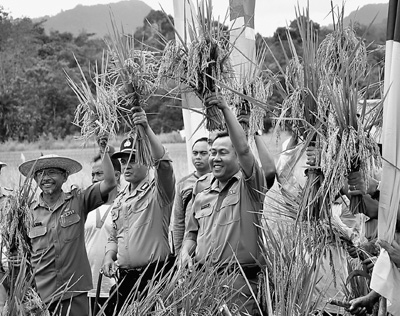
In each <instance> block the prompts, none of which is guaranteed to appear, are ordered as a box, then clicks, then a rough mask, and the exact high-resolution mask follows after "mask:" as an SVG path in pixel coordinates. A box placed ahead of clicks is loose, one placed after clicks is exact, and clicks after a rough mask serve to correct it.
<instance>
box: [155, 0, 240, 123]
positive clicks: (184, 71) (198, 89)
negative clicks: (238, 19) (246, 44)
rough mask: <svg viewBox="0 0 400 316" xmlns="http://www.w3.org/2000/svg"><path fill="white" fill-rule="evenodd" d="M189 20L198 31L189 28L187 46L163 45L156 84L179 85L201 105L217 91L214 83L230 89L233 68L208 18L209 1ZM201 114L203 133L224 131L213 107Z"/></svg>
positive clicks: (219, 34)
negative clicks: (198, 28)
mask: <svg viewBox="0 0 400 316" xmlns="http://www.w3.org/2000/svg"><path fill="white" fill-rule="evenodd" d="M192 19H193V20H197V22H198V24H199V25H200V26H201V29H200V30H198V31H197V30H194V29H193V30H192V29H191V33H190V34H191V43H190V44H189V45H186V44H185V43H183V40H182V39H181V42H182V43H178V42H177V41H170V42H169V43H168V44H167V46H166V47H165V49H164V53H163V58H162V61H161V64H160V69H159V72H158V77H159V82H160V84H165V83H166V82H168V81H169V80H171V79H172V80H174V81H176V82H177V83H179V84H182V86H183V87H182V89H183V90H184V91H192V92H194V93H195V94H196V95H197V96H198V97H199V98H200V99H201V100H202V101H203V103H204V100H205V98H206V97H207V96H208V95H209V93H211V92H215V91H217V90H218V88H217V82H220V83H223V84H227V85H229V86H230V82H231V81H232V80H233V69H232V65H231V63H230V59H229V54H230V51H229V49H228V43H227V41H226V39H225V35H224V32H223V30H222V29H221V26H219V25H217V24H216V22H214V21H213V18H212V3H211V0H209V1H202V4H201V5H199V8H198V15H197V16H193V17H192ZM176 34H177V36H179V35H178V33H177V32H176ZM220 92H221V93H223V94H224V93H225V92H224V91H220ZM204 115H205V117H206V128H207V130H209V131H214V130H223V129H225V123H224V119H223V115H222V113H221V111H220V110H219V109H218V107H217V106H209V107H205V113H204Z"/></svg>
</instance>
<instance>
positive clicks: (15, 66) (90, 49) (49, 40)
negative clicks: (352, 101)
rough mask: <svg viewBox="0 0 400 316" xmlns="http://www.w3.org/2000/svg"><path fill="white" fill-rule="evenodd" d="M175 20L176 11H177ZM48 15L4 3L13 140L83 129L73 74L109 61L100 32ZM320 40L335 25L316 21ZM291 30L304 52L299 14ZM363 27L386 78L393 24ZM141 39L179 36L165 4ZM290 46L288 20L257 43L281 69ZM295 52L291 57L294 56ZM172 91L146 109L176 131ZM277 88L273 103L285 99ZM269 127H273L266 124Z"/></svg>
mask: <svg viewBox="0 0 400 316" xmlns="http://www.w3.org/2000/svg"><path fill="white" fill-rule="evenodd" d="M170 19H171V20H172V17H170ZM43 23H44V22H34V21H32V20H31V19H29V18H23V19H13V18H12V17H11V16H10V15H9V14H8V13H7V12H6V11H5V10H4V9H3V8H2V7H1V6H0V142H4V141H7V140H16V141H28V142H31V141H36V140H38V139H39V138H54V139H64V138H65V137H67V136H70V135H74V134H78V133H79V130H78V128H77V127H76V126H74V125H73V124H72V123H71V122H72V121H73V117H74V111H75V108H76V105H77V103H78V101H77V99H76V96H75V95H74V93H73V91H72V90H71V89H70V87H69V86H68V84H67V82H66V79H65V73H64V72H67V73H68V74H69V75H70V76H71V77H73V78H74V76H77V77H76V78H79V73H78V71H79V70H78V68H77V64H76V62H75V59H74V55H75V56H76V58H77V60H78V62H79V64H80V65H81V67H82V68H83V69H84V71H85V73H87V74H88V75H89V73H90V69H92V67H93V66H94V65H95V63H96V61H100V60H101V56H102V53H103V50H104V49H105V43H104V41H103V39H99V38H95V36H94V34H88V33H85V32H82V33H81V34H79V35H78V36H74V35H73V34H72V33H68V32H64V33H60V32H57V31H53V32H50V34H46V32H45V31H44V27H43ZM316 29H317V31H318V33H319V40H322V39H323V38H324V37H325V36H326V34H328V33H329V32H330V31H331V30H330V29H328V28H326V27H319V25H317V27H316ZM288 30H289V32H290V33H291V36H292V38H293V39H295V40H297V41H295V45H298V47H296V50H297V51H298V52H300V54H301V50H300V46H301V45H300V44H301V43H300V36H299V30H298V28H297V22H296V21H292V22H291V24H290V25H289V29H288ZM356 30H357V33H358V35H359V36H363V35H364V38H365V41H366V42H367V43H369V46H368V49H369V51H370V54H369V64H370V68H371V69H372V71H371V77H370V78H366V84H368V82H377V81H378V80H380V78H383V77H382V76H383V74H382V69H383V66H382V65H383V58H384V45H383V44H384V41H385V29H384V23H382V24H378V25H376V26H372V27H369V28H368V27H367V26H364V25H361V24H359V25H357V27H356ZM134 38H135V40H136V44H137V46H138V47H139V46H143V47H148V48H150V49H153V50H160V51H161V50H162V49H163V48H164V45H165V39H166V40H170V39H173V38H174V31H173V27H172V26H171V25H170V23H169V22H168V19H167V17H166V16H165V14H164V13H163V12H161V11H155V10H152V11H151V12H150V13H149V14H148V15H147V17H146V18H145V19H144V21H143V26H142V27H140V28H138V29H137V30H136V32H135V34H134ZM281 43H282V44H283V47H287V35H286V27H278V28H277V29H276V32H275V33H274V35H273V36H272V37H264V38H263V37H262V36H261V35H260V34H257V36H256V46H257V49H258V50H260V49H263V47H264V46H265V45H268V46H269V48H270V50H271V53H270V54H267V56H266V59H265V62H264V68H265V70H267V69H268V70H270V71H272V72H273V73H278V70H277V69H276V63H275V62H274V59H273V57H272V56H273V55H274V56H275V57H277V58H279V60H278V61H279V63H280V64H281V65H283V66H284V65H285V53H286V54H288V53H289V50H288V49H287V50H286V52H283V51H282V45H281ZM289 57H290V56H289ZM165 93H166V92H165V91H161V90H160V91H158V92H157V95H156V96H154V97H152V98H151V99H150V100H149V104H148V107H147V108H146V112H147V113H148V114H149V121H150V124H151V126H152V127H153V129H154V130H155V132H156V133H168V132H171V131H174V130H179V129H182V128H183V120H182V113H181V109H180V106H181V102H180V100H179V99H172V98H170V97H163V95H165ZM370 97H371V98H374V97H379V92H376V91H372V90H371V92H370ZM280 101H281V98H280V95H279V93H277V92H276V93H275V94H274V96H273V98H272V100H271V102H278V103H279V102H280ZM266 129H268V127H266Z"/></svg>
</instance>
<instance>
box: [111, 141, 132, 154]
mask: <svg viewBox="0 0 400 316" xmlns="http://www.w3.org/2000/svg"><path fill="white" fill-rule="evenodd" d="M135 152H136V149H134V148H133V139H132V138H126V139H124V140H123V141H122V143H121V146H120V149H119V151H117V152H116V153H114V154H113V155H112V156H111V157H112V158H121V157H123V156H124V155H126V154H128V155H130V154H131V153H132V156H134V155H135Z"/></svg>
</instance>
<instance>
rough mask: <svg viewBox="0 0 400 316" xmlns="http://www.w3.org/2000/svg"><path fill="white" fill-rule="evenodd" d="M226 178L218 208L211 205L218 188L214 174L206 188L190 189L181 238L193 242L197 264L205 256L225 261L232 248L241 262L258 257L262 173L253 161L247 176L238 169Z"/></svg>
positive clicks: (204, 258)
mask: <svg viewBox="0 0 400 316" xmlns="http://www.w3.org/2000/svg"><path fill="white" fill-rule="evenodd" d="M230 181H232V185H231V186H230V188H229V191H228V194H227V196H226V197H225V199H224V200H223V201H222V204H221V207H220V209H219V210H216V209H215V207H216V204H217V200H218V195H219V193H220V191H221V188H220V187H219V181H218V180H217V179H216V178H215V177H214V176H211V184H210V186H209V187H208V188H205V189H202V190H201V192H199V193H197V192H196V190H195V192H194V193H196V196H195V199H194V201H193V205H192V212H191V218H190V220H189V225H188V228H187V234H186V237H185V239H191V240H194V241H196V242H197V245H196V250H195V259H196V261H198V262H200V263H204V262H205V260H206V259H207V258H208V257H211V261H212V262H213V263H216V264H219V263H224V262H227V261H229V260H231V259H232V257H233V253H232V250H233V251H234V253H235V256H236V257H237V259H238V262H239V263H241V264H254V263H255V259H257V260H260V259H261V252H260V246H259V241H260V240H259V239H260V228H259V227H258V225H260V220H261V210H262V208H263V200H264V195H263V193H265V192H266V186H265V177H264V173H263V171H262V169H261V168H260V167H259V166H258V164H256V163H255V164H254V166H253V172H252V175H251V176H250V177H249V178H247V179H246V178H245V176H244V173H243V172H242V171H238V172H237V173H236V174H235V175H234V176H233V177H232V178H231V179H230ZM261 261H262V260H261Z"/></svg>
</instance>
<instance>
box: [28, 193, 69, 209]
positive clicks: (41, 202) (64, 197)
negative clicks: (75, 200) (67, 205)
mask: <svg viewBox="0 0 400 316" xmlns="http://www.w3.org/2000/svg"><path fill="white" fill-rule="evenodd" d="M71 198H72V194H71V192H68V193H65V192H64V191H61V196H60V198H59V201H62V202H61V204H64V202H65V201H67V200H69V199H71ZM38 207H44V208H47V203H46V202H45V201H44V200H43V192H41V193H40V195H39V200H36V201H34V202H33V204H32V208H33V209H36V208H38Z"/></svg>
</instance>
